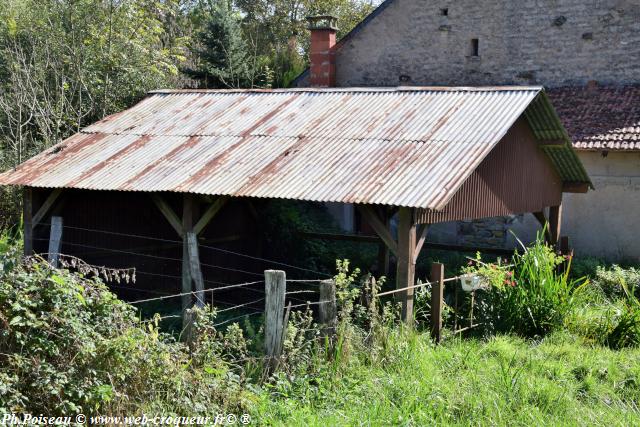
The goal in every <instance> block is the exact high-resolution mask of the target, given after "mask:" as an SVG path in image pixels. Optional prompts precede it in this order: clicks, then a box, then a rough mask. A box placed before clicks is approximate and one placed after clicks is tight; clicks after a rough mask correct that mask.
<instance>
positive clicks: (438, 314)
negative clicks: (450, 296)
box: [431, 263, 444, 343]
mask: <svg viewBox="0 0 640 427" xmlns="http://www.w3.org/2000/svg"><path fill="white" fill-rule="evenodd" d="M443 281H444V265H443V264H440V263H433V264H432V265H431V283H432V284H433V285H432V287H431V337H432V338H433V339H434V340H435V342H437V343H439V342H440V339H441V338H442V337H441V333H442V301H443V297H444V282H443Z"/></svg>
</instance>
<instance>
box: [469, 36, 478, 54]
mask: <svg viewBox="0 0 640 427" xmlns="http://www.w3.org/2000/svg"><path fill="white" fill-rule="evenodd" d="M471 56H480V40H478V39H471Z"/></svg>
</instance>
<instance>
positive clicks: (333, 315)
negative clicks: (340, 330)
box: [318, 280, 338, 336]
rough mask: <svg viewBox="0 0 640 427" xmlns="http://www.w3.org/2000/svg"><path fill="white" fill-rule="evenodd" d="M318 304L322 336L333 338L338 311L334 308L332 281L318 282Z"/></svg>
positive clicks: (334, 292) (334, 293)
mask: <svg viewBox="0 0 640 427" xmlns="http://www.w3.org/2000/svg"><path fill="white" fill-rule="evenodd" d="M319 302H320V304H319V305H318V314H319V318H320V319H319V320H320V325H322V334H323V335H325V336H333V335H334V334H335V333H336V325H337V324H338V309H337V307H336V284H335V282H334V281H333V280H323V281H322V282H320V301H319Z"/></svg>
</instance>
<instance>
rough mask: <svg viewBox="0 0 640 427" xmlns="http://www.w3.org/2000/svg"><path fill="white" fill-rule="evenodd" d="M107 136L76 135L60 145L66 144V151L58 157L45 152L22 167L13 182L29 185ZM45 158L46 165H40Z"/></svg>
mask: <svg viewBox="0 0 640 427" xmlns="http://www.w3.org/2000/svg"><path fill="white" fill-rule="evenodd" d="M107 136H108V135H107V134H98V133H90V134H76V135H74V136H72V137H71V138H69V139H67V140H66V141H64V142H61V143H60V144H58V145H62V144H64V146H65V149H64V150H63V151H62V152H60V153H58V154H56V155H51V154H50V152H44V153H42V154H39V155H38V156H36V157H34V158H32V159H30V160H28V161H27V162H25V163H23V164H22V165H20V166H19V167H18V169H17V171H16V174H17V175H16V176H15V178H13V179H12V181H13V183H15V184H25V185H27V184H28V182H29V181H32V180H36V179H38V178H39V177H40V176H41V175H42V174H44V173H46V172H47V171H48V170H50V169H53V168H54V167H55V166H56V165H58V164H61V163H64V162H65V161H67V160H68V159H69V158H72V157H73V156H74V155H75V154H77V153H79V152H80V151H82V150H83V149H84V148H85V147H87V146H90V145H93V144H95V143H97V142H99V141H100V140H102V139H104V138H106V137H107ZM73 139H78V140H79V141H73ZM54 149H55V146H54ZM45 156H47V158H48V160H46V161H45V162H44V163H40V160H42V159H43V158H45Z"/></svg>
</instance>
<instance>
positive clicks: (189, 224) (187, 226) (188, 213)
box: [182, 194, 193, 328]
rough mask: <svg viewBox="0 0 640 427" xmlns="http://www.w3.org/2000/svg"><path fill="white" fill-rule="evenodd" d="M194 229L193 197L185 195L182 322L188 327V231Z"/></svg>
mask: <svg viewBox="0 0 640 427" xmlns="http://www.w3.org/2000/svg"><path fill="white" fill-rule="evenodd" d="M192 229H193V198H192V197H191V195H189V194H185V195H184V199H183V206H182V293H183V294H185V295H183V296H182V313H183V320H182V323H183V325H184V326H185V328H186V325H187V324H188V323H189V318H188V316H187V315H186V313H187V310H188V309H190V308H191V306H192V303H193V298H192V295H191V292H192V286H191V282H192V276H191V261H190V259H189V240H188V236H187V233H188V232H189V231H191V230H192Z"/></svg>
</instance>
